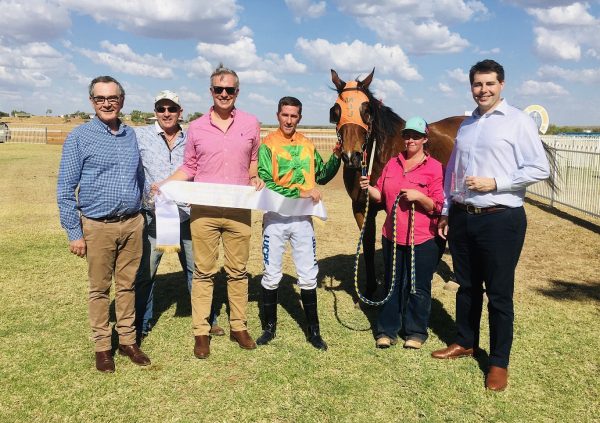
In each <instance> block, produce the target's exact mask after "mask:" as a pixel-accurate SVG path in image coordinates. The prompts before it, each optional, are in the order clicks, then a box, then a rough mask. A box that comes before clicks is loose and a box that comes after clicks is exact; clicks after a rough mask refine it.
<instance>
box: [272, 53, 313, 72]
mask: <svg viewBox="0 0 600 423" xmlns="http://www.w3.org/2000/svg"><path fill="white" fill-rule="evenodd" d="M266 58H267V61H266V64H267V66H269V68H271V69H273V71H274V72H277V73H306V65H305V64H304V63H300V62H298V61H297V60H296V59H295V58H294V56H293V55H291V54H290V53H287V54H284V56H283V58H281V57H280V56H279V55H278V54H275V53H268V54H267V55H266Z"/></svg>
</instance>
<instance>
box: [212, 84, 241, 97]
mask: <svg viewBox="0 0 600 423" xmlns="http://www.w3.org/2000/svg"><path fill="white" fill-rule="evenodd" d="M211 89H212V90H213V92H214V93H215V94H221V93H222V92H223V90H225V91H226V92H227V94H229V95H234V94H235V93H236V92H237V90H238V89H237V87H217V86H215V85H213V86H212V87H211Z"/></svg>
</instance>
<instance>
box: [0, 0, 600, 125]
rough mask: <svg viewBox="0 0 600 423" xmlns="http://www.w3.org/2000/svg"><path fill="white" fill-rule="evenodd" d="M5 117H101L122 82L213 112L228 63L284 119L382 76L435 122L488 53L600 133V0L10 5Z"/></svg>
mask: <svg viewBox="0 0 600 423" xmlns="http://www.w3.org/2000/svg"><path fill="white" fill-rule="evenodd" d="M0 10H1V11H2V16H3V19H2V21H3V23H2V25H0V110H1V111H4V112H10V111H11V110H13V109H19V110H25V111H28V112H31V113H35V114H44V113H45V112H46V110H47V109H51V110H52V114H53V115H59V114H64V113H71V112H74V111H75V110H83V111H90V112H91V111H92V107H91V106H90V104H89V102H88V100H87V84H89V82H90V80H91V79H92V78H93V77H95V76H98V75H112V76H114V77H116V78H117V79H118V80H119V81H121V83H122V84H123V85H124V86H125V90H126V93H127V95H126V100H125V107H124V111H125V112H129V111H131V110H134V109H137V110H143V111H151V110H152V107H153V104H152V99H153V97H154V95H155V94H156V93H157V92H158V91H160V90H162V89H170V90H172V91H175V92H177V93H178V94H179V95H180V97H181V101H182V105H183V107H184V110H185V114H187V113H191V112H195V111H200V112H206V111H207V110H208V108H209V107H210V105H211V100H210V96H209V91H208V85H209V80H208V77H209V75H210V73H211V70H212V69H214V68H215V67H216V65H217V64H218V63H219V62H220V61H222V62H223V63H224V64H225V65H226V66H228V67H230V68H232V69H235V70H236V71H238V73H239V75H240V84H241V87H240V88H241V90H240V96H239V98H238V101H237V106H238V107H240V108H242V109H245V110H246V111H249V112H251V113H254V114H255V115H257V116H258V118H259V119H260V120H261V121H262V122H264V123H274V122H275V111H276V110H275V109H276V104H277V100H278V99H279V98H280V97H282V96H284V95H294V96H296V97H298V98H300V100H302V102H303V103H304V117H303V121H302V123H304V124H312V125H315V124H317V125H318V124H327V123H328V122H327V121H328V117H329V108H330V107H331V105H332V104H333V102H334V101H335V94H334V92H333V91H332V90H331V87H332V85H333V84H332V83H331V74H330V69H331V68H333V69H335V70H337V71H338V73H339V75H340V77H341V78H342V79H344V80H350V79H354V78H356V77H359V76H360V77H363V76H364V75H366V74H367V73H368V72H370V71H371V69H372V68H375V79H374V81H373V84H372V85H371V88H372V90H373V91H374V92H375V94H376V96H377V97H378V98H381V99H382V100H383V101H384V102H385V103H386V104H387V105H389V106H390V107H392V108H393V109H394V110H395V111H396V112H397V113H398V114H400V115H401V116H403V117H405V118H407V117H409V116H412V115H421V116H423V117H424V118H425V119H427V120H429V121H435V120H438V119H441V118H444V117H446V116H451V115H460V114H463V113H464V112H465V111H467V110H471V109H473V100H472V98H471V96H470V91H469V86H468V76H467V74H468V70H469V68H470V66H471V65H473V64H474V63H475V62H477V61H479V60H482V59H486V58H492V59H495V60H497V61H498V62H500V63H501V64H502V65H503V66H504V68H505V72H506V86H505V90H504V96H505V98H506V99H507V100H508V101H509V102H510V103H511V104H513V105H515V106H517V107H521V108H524V107H526V106H528V105H531V104H540V105H542V106H544V107H545V108H546V109H547V111H548V114H549V116H550V122H551V123H554V124H557V125H567V124H571V125H600V112H599V111H598V109H599V106H600V102H599V100H598V99H599V98H600V89H599V87H600V36H599V35H598V30H599V29H600V0H593V1H587V2H573V1H568V0H566V1H565V0H499V1H484V0H432V1H423V0H371V1H362V0H330V1H314V0H312V1H311V0H285V1H284V0H264V1H259V0H256V1H249V0H245V1H242V0H172V1H160V0H127V1H110V0H109V1H97V0H27V1H25V0H23V1H14V0H0Z"/></svg>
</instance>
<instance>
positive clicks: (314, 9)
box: [285, 0, 326, 23]
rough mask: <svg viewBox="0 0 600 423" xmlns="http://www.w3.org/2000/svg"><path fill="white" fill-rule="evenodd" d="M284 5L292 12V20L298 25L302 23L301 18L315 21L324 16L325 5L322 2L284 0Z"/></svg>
mask: <svg viewBox="0 0 600 423" xmlns="http://www.w3.org/2000/svg"><path fill="white" fill-rule="evenodd" d="M285 4H286V5H287V7H288V8H289V9H290V10H291V11H292V13H293V14H294V19H295V21H296V22H298V23H300V22H301V21H302V18H310V19H315V18H319V17H321V16H323V14H325V8H326V4H325V2H324V1H318V2H312V1H310V0H285Z"/></svg>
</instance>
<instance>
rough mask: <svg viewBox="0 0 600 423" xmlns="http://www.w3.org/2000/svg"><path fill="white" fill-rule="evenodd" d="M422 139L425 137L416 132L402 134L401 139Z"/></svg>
mask: <svg viewBox="0 0 600 423" xmlns="http://www.w3.org/2000/svg"><path fill="white" fill-rule="evenodd" d="M423 138H425V135H424V134H421V133H419V132H416V131H405V132H402V139H403V140H405V141H408V140H414V141H420V140H422V139H423Z"/></svg>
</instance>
